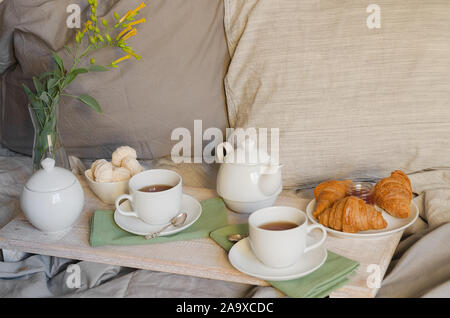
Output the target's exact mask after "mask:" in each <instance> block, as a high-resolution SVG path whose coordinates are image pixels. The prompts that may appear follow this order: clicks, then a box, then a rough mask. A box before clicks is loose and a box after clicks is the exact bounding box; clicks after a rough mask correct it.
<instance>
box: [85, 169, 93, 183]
mask: <svg viewBox="0 0 450 318" xmlns="http://www.w3.org/2000/svg"><path fill="white" fill-rule="evenodd" d="M86 176H87V177H88V178H89V179H91V180H92V181H95V177H94V174H93V173H92V169H88V170H87V171H86Z"/></svg>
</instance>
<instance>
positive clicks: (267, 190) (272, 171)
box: [258, 165, 282, 196]
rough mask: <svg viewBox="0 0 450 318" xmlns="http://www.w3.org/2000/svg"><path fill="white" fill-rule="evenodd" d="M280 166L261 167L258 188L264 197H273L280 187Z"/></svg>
mask: <svg viewBox="0 0 450 318" xmlns="http://www.w3.org/2000/svg"><path fill="white" fill-rule="evenodd" d="M281 168H282V165H267V166H264V167H262V169H261V171H260V173H261V176H260V178H259V180H258V181H259V182H258V186H259V189H260V190H261V192H262V193H263V194H264V195H266V196H272V195H275V194H276V193H277V192H278V191H280V188H281V187H282V181H281Z"/></svg>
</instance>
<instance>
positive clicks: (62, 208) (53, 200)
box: [20, 158, 84, 232]
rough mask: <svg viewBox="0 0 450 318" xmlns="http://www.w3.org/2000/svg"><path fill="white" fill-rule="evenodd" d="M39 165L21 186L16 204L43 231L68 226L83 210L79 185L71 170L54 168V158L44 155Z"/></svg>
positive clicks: (81, 192)
mask: <svg viewBox="0 0 450 318" xmlns="http://www.w3.org/2000/svg"><path fill="white" fill-rule="evenodd" d="M41 165H42V168H43V169H41V170H38V171H37V172H36V173H34V174H33V175H32V176H31V178H30V179H29V180H28V181H27V183H26V185H25V187H24V188H23V191H22V194H21V196H20V207H21V208H22V211H23V213H24V214H25V216H26V218H27V219H28V221H30V223H31V224H33V225H34V226H35V227H36V228H38V229H39V230H41V231H43V232H59V231H63V230H66V229H69V228H70V227H72V225H73V224H74V223H75V222H76V221H77V219H78V217H79V216H80V214H81V212H82V211H83V205H84V193H83V188H82V187H81V185H80V182H79V181H78V179H77V178H76V177H75V175H74V174H73V173H72V172H70V171H69V170H66V169H63V168H59V167H55V160H53V159H51V158H46V159H44V160H43V161H42V162H41Z"/></svg>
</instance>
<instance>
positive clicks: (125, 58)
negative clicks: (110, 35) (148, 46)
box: [111, 55, 131, 65]
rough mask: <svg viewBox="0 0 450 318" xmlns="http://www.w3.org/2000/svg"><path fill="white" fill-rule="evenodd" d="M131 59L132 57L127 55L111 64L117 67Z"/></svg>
mask: <svg viewBox="0 0 450 318" xmlns="http://www.w3.org/2000/svg"><path fill="white" fill-rule="evenodd" d="M129 58H131V55H125V56H123V57H121V58H120V59H117V60H115V61H114V62H112V63H111V64H112V65H116V64H117V63H120V62H122V61H125V60H128V59H129Z"/></svg>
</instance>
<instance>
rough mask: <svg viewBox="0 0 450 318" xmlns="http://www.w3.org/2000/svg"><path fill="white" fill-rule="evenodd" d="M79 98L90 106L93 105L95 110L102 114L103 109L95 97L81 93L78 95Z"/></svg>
mask: <svg viewBox="0 0 450 318" xmlns="http://www.w3.org/2000/svg"><path fill="white" fill-rule="evenodd" d="M77 99H78V100H80V101H82V102H83V103H85V104H86V105H88V106H89V107H91V108H92V109H93V110H95V111H96V112H97V113H99V114H101V113H102V109H101V107H100V105H99V104H98V102H97V101H96V100H95V98H93V97H91V96H89V95H80V96H78V97H77Z"/></svg>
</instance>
